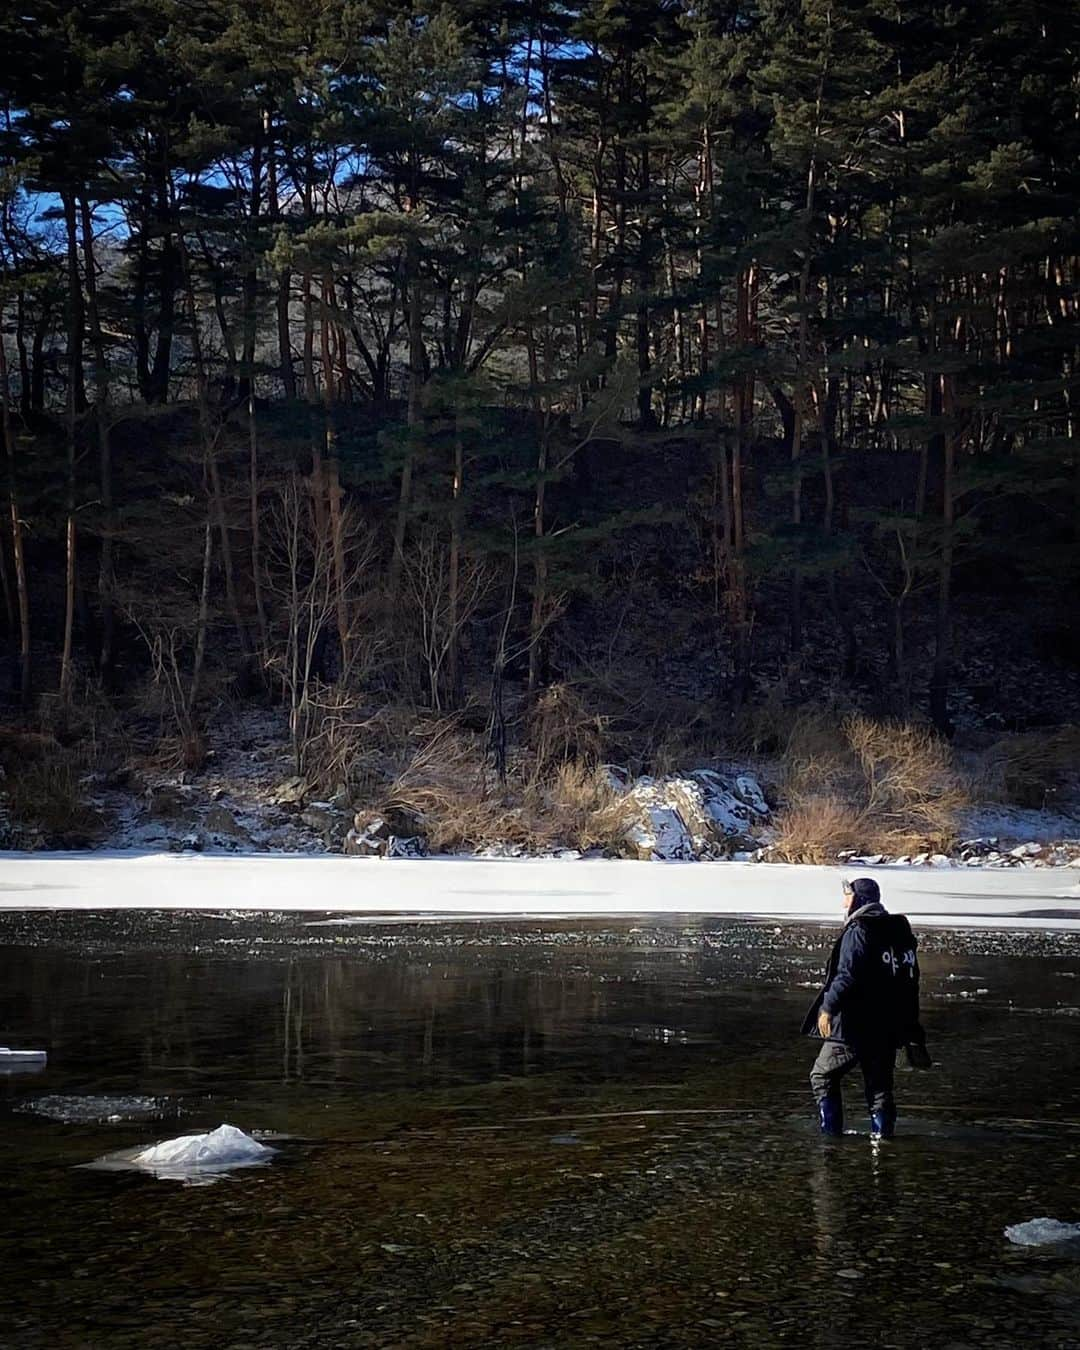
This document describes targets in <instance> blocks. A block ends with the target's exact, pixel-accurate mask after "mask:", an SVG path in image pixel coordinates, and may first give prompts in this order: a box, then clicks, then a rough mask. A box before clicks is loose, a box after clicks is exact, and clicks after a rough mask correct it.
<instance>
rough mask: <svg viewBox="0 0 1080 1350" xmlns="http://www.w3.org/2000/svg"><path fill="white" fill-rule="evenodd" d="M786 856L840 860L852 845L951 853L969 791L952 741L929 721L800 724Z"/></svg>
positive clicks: (813, 720) (812, 720) (793, 739)
mask: <svg viewBox="0 0 1080 1350" xmlns="http://www.w3.org/2000/svg"><path fill="white" fill-rule="evenodd" d="M783 795H784V798H785V801H786V805H785V807H784V808H783V809H782V810H781V811H780V813H779V814H778V816H777V820H776V826H777V831H778V838H777V841H776V844H775V846H774V852H775V854H776V856H777V857H779V858H782V859H783V860H784V861H786V862H825V861H831V860H834V859H835V857H836V855H837V853H839V852H840V851H841V850H843V849H847V848H853V849H859V850H861V851H863V852H873V853H889V854H894V855H896V854H904V853H918V852H923V851H932V852H936V851H943V850H945V849H947V848H948V847H949V846H950V844H951V843H952V842H953V840H954V839H955V834H956V824H957V818H958V813H959V811H960V810H961V808H962V807H964V806H965V805H966V804H967V802H968V800H969V797H968V791H967V787H966V784H965V782H964V780H963V777H962V775H961V774H960V773H959V771H958V770H957V768H956V766H955V764H954V762H953V757H952V752H951V750H950V748H949V747H948V745H946V744H945V743H944V742H943V741H941V740H939V739H938V738H937V737H936V736H935V735H934V734H933V732H932V731H931V730H930V729H929V728H927V727H924V726H920V725H918V724H912V723H903V722H876V721H874V720H872V719H871V718H867V717H862V716H853V717H848V718H845V719H844V720H843V721H842V722H840V723H836V722H835V721H831V720H830V719H829V718H828V717H827V716H824V715H822V714H811V715H809V716H806V717H803V718H801V719H798V720H797V721H796V722H794V723H793V725H792V727H791V730H790V732H789V737H788V743H787V746H786V751H785V755H784V793H783Z"/></svg>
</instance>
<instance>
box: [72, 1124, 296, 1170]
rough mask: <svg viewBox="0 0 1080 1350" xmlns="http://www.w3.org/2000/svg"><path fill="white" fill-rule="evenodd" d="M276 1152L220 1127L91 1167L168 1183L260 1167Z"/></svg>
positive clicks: (123, 1151)
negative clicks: (145, 1175) (145, 1174)
mask: <svg viewBox="0 0 1080 1350" xmlns="http://www.w3.org/2000/svg"><path fill="white" fill-rule="evenodd" d="M276 1151H277V1150H276V1149H272V1148H268V1147H267V1146H266V1145H265V1144H260V1143H259V1141H258V1140H257V1139H252V1137H251V1135H249V1134H245V1133H244V1132H243V1130H238V1129H237V1128H236V1126H235V1125H219V1126H218V1127H217V1129H216V1130H210V1131H209V1132H208V1133H206V1134H182V1135H180V1136H179V1137H178V1138H176V1139H163V1140H161V1141H160V1142H159V1143H157V1144H151V1145H150V1146H149V1147H148V1148H140V1149H121V1150H120V1151H119V1152H118V1153H108V1154H106V1155H105V1157H104V1158H98V1159H97V1161H96V1162H93V1163H90V1164H88V1165H89V1166H90V1167H94V1168H100V1169H103V1170H106V1171H129V1170H135V1171H141V1172H150V1173H151V1174H152V1175H153V1176H155V1177H162V1178H165V1179H168V1180H176V1181H199V1180H210V1179H212V1178H213V1177H214V1176H215V1175H216V1174H220V1173H222V1172H229V1171H231V1170H232V1169H233V1168H236V1167H260V1166H262V1164H264V1163H268V1162H269V1161H270V1159H271V1158H272V1157H273V1156H274V1154H275V1152H276Z"/></svg>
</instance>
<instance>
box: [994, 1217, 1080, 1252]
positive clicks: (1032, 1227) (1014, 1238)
mask: <svg viewBox="0 0 1080 1350" xmlns="http://www.w3.org/2000/svg"><path fill="white" fill-rule="evenodd" d="M1005 1236H1006V1237H1007V1238H1008V1239H1009V1241H1010V1242H1015V1243H1016V1244H1017V1245H1018V1246H1020V1247H1048V1246H1050V1245H1052V1244H1053V1243H1055V1242H1075V1241H1077V1240H1078V1239H1080V1223H1062V1222H1061V1220H1060V1219H1028V1221H1027V1223H1014V1224H1013V1225H1012V1226H1011V1227H1009V1228H1006V1229H1005Z"/></svg>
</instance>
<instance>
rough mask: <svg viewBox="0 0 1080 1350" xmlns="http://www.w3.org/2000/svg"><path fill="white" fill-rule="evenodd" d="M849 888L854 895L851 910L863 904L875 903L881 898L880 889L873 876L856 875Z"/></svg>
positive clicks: (859, 907)
mask: <svg viewBox="0 0 1080 1350" xmlns="http://www.w3.org/2000/svg"><path fill="white" fill-rule="evenodd" d="M851 889H852V891H853V892H854V895H855V899H854V900H853V901H852V904H851V908H852V909H853V910H856V909H861V908H862V906H863V905H876V904H877V903H878V901H879V900H880V899H881V889H880V887H879V886H878V884H877V882H876V881H875V880H874V878H873V877H856V879H855V880H854V881H853V882H852V883H851Z"/></svg>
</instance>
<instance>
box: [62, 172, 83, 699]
mask: <svg viewBox="0 0 1080 1350" xmlns="http://www.w3.org/2000/svg"><path fill="white" fill-rule="evenodd" d="M63 205H64V225H65V229H66V236H67V277H68V339H67V368H68V369H67V376H68V390H67V475H66V484H65V491H64V507H65V512H66V525H65V529H64V638H63V646H62V649H61V655H60V702H61V704H67V703H68V702H70V699H71V691H72V679H73V674H74V670H73V666H72V642H73V638H74V632H75V565H76V549H77V539H76V531H75V464H76V460H77V457H78V446H77V437H78V422H79V411H80V393H81V390H82V384H83V375H82V330H83V300H82V281H81V279H80V277H79V244H78V227H77V222H76V213H75V198H74V196H73V195H72V194H71V193H69V192H65V193H64V194H63Z"/></svg>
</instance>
